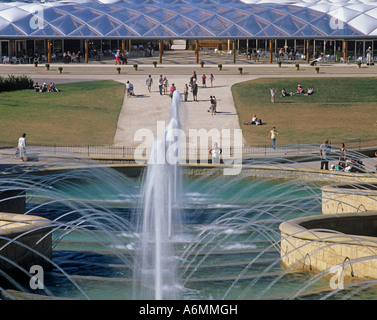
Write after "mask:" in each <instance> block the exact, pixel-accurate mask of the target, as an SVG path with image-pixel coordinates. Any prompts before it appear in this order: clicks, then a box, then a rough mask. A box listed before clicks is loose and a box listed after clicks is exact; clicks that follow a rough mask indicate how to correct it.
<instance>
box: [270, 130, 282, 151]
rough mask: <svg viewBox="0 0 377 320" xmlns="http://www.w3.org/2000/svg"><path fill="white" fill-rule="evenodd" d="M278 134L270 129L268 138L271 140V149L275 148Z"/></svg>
mask: <svg viewBox="0 0 377 320" xmlns="http://www.w3.org/2000/svg"><path fill="white" fill-rule="evenodd" d="M278 134H279V132H278V131H277V130H276V128H275V127H272V130H271V131H270V133H269V135H268V137H269V138H271V148H272V149H275V148H276V137H277V136H278Z"/></svg>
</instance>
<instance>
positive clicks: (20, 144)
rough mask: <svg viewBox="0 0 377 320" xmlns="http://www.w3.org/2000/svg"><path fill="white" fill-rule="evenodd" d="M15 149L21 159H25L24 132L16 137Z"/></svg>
mask: <svg viewBox="0 0 377 320" xmlns="http://www.w3.org/2000/svg"><path fill="white" fill-rule="evenodd" d="M17 150H18V155H19V157H20V159H21V161H25V153H26V133H24V134H23V135H22V136H21V137H20V138H19V139H18V145H17Z"/></svg>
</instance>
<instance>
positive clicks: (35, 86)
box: [34, 82, 41, 92]
mask: <svg viewBox="0 0 377 320" xmlns="http://www.w3.org/2000/svg"><path fill="white" fill-rule="evenodd" d="M34 91H35V92H39V91H41V86H40V85H39V84H38V82H36V83H35V85H34Z"/></svg>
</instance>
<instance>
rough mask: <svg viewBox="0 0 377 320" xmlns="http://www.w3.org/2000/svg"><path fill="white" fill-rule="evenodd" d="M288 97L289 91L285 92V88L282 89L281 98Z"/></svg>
mask: <svg viewBox="0 0 377 320" xmlns="http://www.w3.org/2000/svg"><path fill="white" fill-rule="evenodd" d="M286 96H287V91H286V90H285V88H283V89H281V97H282V98H284V97H286Z"/></svg>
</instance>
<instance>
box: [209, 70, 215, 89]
mask: <svg viewBox="0 0 377 320" xmlns="http://www.w3.org/2000/svg"><path fill="white" fill-rule="evenodd" d="M214 80H215V77H214V75H213V74H212V73H211V76H210V77H209V81H210V82H211V87H213V81H214Z"/></svg>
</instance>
